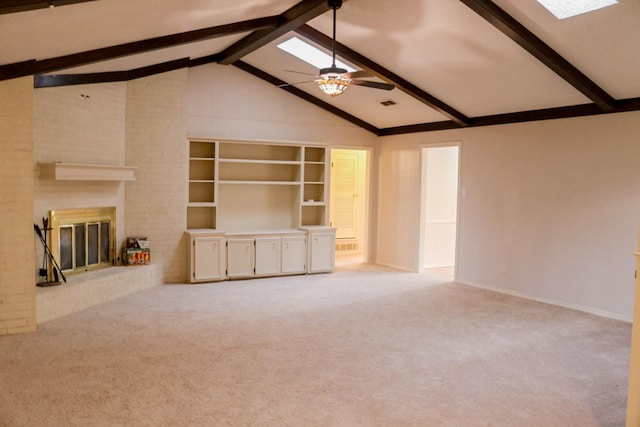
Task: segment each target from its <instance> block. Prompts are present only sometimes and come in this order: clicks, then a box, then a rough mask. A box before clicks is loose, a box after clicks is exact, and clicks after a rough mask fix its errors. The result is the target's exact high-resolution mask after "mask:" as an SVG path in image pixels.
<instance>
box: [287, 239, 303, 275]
mask: <svg viewBox="0 0 640 427" xmlns="http://www.w3.org/2000/svg"><path fill="white" fill-rule="evenodd" d="M280 271H281V272H282V274H304V273H306V271H307V236H306V234H304V235H301V236H300V235H298V236H286V237H283V238H282V269H281V270H280Z"/></svg>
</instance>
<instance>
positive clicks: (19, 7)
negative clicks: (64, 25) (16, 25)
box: [0, 0, 96, 15]
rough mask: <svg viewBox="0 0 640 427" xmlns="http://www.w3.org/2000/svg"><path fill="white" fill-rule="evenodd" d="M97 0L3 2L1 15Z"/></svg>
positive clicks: (13, 0)
mask: <svg viewBox="0 0 640 427" xmlns="http://www.w3.org/2000/svg"><path fill="white" fill-rule="evenodd" d="M90 1H96V0H50V1H42V0H3V1H2V3H0V15H4V14H7V13H19V12H27V11H29V10H36V9H46V8H48V7H58V6H67V5H70V4H76V3H86V2H90Z"/></svg>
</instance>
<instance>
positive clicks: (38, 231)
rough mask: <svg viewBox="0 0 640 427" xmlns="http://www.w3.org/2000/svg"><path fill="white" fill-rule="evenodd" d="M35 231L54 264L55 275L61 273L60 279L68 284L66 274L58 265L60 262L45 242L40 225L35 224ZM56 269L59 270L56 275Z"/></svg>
mask: <svg viewBox="0 0 640 427" xmlns="http://www.w3.org/2000/svg"><path fill="white" fill-rule="evenodd" d="M33 229H34V230H35V231H36V234H37V235H38V237H40V241H41V242H42V245H43V246H44V251H45V253H46V254H47V255H48V256H49V259H50V260H51V263H52V264H53V275H54V276H57V273H60V277H62V280H64V282H65V283H67V278H66V277H64V274H63V273H62V270H61V269H60V266H59V265H58V262H57V261H56V259H55V258H54V257H53V254H52V253H51V250H50V249H49V246H48V245H47V242H46V241H45V240H44V237H43V236H42V231H41V230H40V227H38V224H33ZM56 269H57V270H58V272H57V273H56Z"/></svg>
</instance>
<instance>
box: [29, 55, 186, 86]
mask: <svg viewBox="0 0 640 427" xmlns="http://www.w3.org/2000/svg"><path fill="white" fill-rule="evenodd" d="M189 63H190V61H189V58H181V59H176V60H174V61H168V62H163V63H160V64H154V65H150V66H148V67H140V68H134V69H132V70H128V71H108V72H104V73H85V74H37V75H35V76H34V80H33V86H34V87H35V88H45V87H55V86H71V85H86V84H96V83H112V82H125V81H128V80H134V79H139V78H142V77H148V76H152V75H154V74H161V73H166V72H168V71H173V70H179V69H180V68H186V67H188V66H189Z"/></svg>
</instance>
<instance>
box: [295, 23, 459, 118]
mask: <svg viewBox="0 0 640 427" xmlns="http://www.w3.org/2000/svg"><path fill="white" fill-rule="evenodd" d="M295 31H296V32H297V33H298V34H300V35H301V36H303V37H305V38H307V39H309V40H311V41H312V42H314V43H317V44H318V45H320V46H322V47H324V48H325V49H331V46H332V42H333V39H332V38H331V37H329V36H327V35H325V34H324V33H321V32H320V31H318V30H316V29H315V28H312V27H310V26H308V25H303V26H301V27H300V28H298V29H296V30H295ZM335 48H336V55H338V56H340V57H341V58H343V59H345V60H347V61H349V62H351V63H353V64H354V65H355V66H357V67H359V68H362V69H363V70H365V71H368V72H370V73H372V74H374V75H375V76H376V77H379V78H381V79H382V80H385V81H386V82H388V83H391V84H393V85H395V86H396V88H398V89H400V90H401V91H403V92H404V93H406V94H407V95H409V96H412V97H413V98H415V99H417V100H418V101H420V102H422V103H423V104H426V105H428V106H429V107H431V108H433V109H434V110H436V111H438V112H439V113H441V114H443V115H445V116H446V117H449V118H450V119H451V120H452V121H453V122H455V123H456V124H457V125H458V126H468V125H469V123H470V121H469V118H468V117H467V116H465V115H464V114H462V113H461V112H459V111H457V110H456V109H454V108H453V107H451V106H449V105H447V104H445V103H444V102H442V101H441V100H439V99H437V98H436V97H434V96H433V95H430V94H429V93H427V92H425V91H424V90H422V89H420V88H419V87H417V86H415V85H414V84H412V83H410V82H408V81H407V80H405V79H403V78H402V77H400V76H399V75H397V74H395V73H393V72H392V71H390V70H388V69H387V68H385V67H383V66H382V65H380V64H377V63H375V62H373V61H372V60H370V59H368V58H366V57H364V56H363V55H361V54H359V53H358V52H356V51H354V50H352V49H350V48H348V47H346V46H345V45H343V44H342V43H339V42H337V41H336V43H335Z"/></svg>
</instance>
